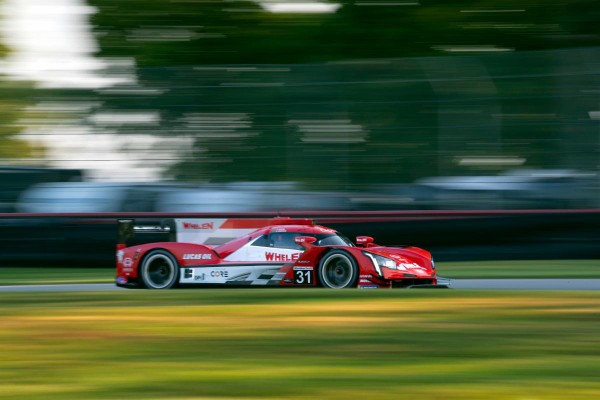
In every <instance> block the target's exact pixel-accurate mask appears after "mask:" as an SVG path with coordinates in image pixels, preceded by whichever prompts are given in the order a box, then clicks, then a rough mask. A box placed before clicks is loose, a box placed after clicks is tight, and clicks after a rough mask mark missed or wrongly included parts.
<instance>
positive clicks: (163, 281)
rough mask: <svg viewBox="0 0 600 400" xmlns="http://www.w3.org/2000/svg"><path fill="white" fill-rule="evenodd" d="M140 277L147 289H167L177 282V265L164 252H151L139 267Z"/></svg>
mask: <svg viewBox="0 0 600 400" xmlns="http://www.w3.org/2000/svg"><path fill="white" fill-rule="evenodd" d="M140 275H141V277H142V281H143V282H144V285H145V286H146V287H147V288H148V289H169V288H172V287H173V286H175V285H176V284H177V282H178V280H179V264H178V263H177V260H176V259H175V257H173V255H172V254H171V253H169V252H168V251H166V250H152V251H151V252H150V253H148V255H146V257H144V260H143V261H142V266H141V267H140Z"/></svg>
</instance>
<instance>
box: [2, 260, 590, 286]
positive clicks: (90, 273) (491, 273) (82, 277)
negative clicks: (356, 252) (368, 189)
mask: <svg viewBox="0 0 600 400" xmlns="http://www.w3.org/2000/svg"><path fill="white" fill-rule="evenodd" d="M436 267H437V270H438V274H439V275H440V276H444V277H449V278H600V260H539V261H468V262H467V261H461V262H438V263H437V264H436ZM114 277H115V270H114V269H112V268H89V269H83V268H7V267H3V268H0V286H1V285H34V284H35V285H42V284H62V283H111V282H114V279H115V278H114Z"/></svg>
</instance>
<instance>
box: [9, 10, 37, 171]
mask: <svg viewBox="0 0 600 400" xmlns="http://www.w3.org/2000/svg"><path fill="white" fill-rule="evenodd" d="M1 4H2V0H0V5H1ZM2 17H3V16H2V14H1V13H0V23H1V22H2V21H1V20H2ZM8 52H9V49H8V48H7V47H6V46H5V45H4V44H3V41H2V37H1V36H0V63H1V62H2V60H3V59H4V58H5V57H6V56H7V54H8ZM29 94H31V93H30V92H29V91H28V88H27V85H25V84H17V83H15V82H10V81H9V80H7V79H6V78H5V77H3V76H2V74H0V110H1V111H0V162H2V161H1V160H2V159H10V160H13V161H14V160H17V161H19V160H22V159H25V161H27V160H26V159H27V158H30V157H34V156H39V155H40V151H41V149H40V148H39V147H38V146H34V145H32V144H31V143H30V142H27V141H25V140H23V139H20V138H18V137H17V136H18V134H19V133H20V131H21V129H22V127H21V126H19V125H18V121H19V119H20V118H21V116H22V111H23V108H24V107H25V106H26V105H27V104H28V102H29V100H30V99H29V98H28V97H29Z"/></svg>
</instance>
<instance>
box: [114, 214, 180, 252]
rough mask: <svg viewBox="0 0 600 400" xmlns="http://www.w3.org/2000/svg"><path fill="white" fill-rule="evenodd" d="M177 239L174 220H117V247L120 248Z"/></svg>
mask: <svg viewBox="0 0 600 400" xmlns="http://www.w3.org/2000/svg"><path fill="white" fill-rule="evenodd" d="M176 240H177V236H176V229H175V220H173V219H171V218H169V219H163V220H160V221H136V220H134V219H119V220H117V248H118V249H122V248H125V247H129V246H134V245H137V244H143V243H153V242H175V241H176Z"/></svg>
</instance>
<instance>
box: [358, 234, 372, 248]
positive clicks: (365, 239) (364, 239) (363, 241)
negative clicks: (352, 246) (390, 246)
mask: <svg viewBox="0 0 600 400" xmlns="http://www.w3.org/2000/svg"><path fill="white" fill-rule="evenodd" d="M374 241H375V239H373V238H372V237H371V236H357V237H356V245H357V246H359V247H369V245H370V244H371V243H373V242H374Z"/></svg>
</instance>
